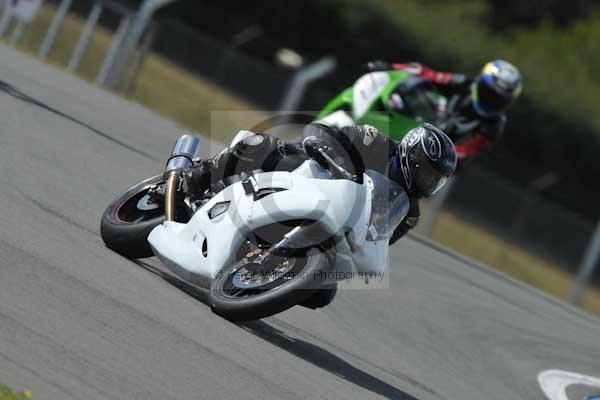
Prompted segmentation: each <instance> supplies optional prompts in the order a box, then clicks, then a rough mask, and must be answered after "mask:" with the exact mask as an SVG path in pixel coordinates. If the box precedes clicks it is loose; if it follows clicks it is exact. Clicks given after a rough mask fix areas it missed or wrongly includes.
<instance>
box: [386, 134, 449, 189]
mask: <svg viewBox="0 0 600 400" xmlns="http://www.w3.org/2000/svg"><path fill="white" fill-rule="evenodd" d="M455 169H456V150H455V149H454V144H452V141H451V140H450V138H449V137H448V136H447V135H446V134H445V133H444V132H442V130H441V129H438V128H436V127H435V126H433V125H431V124H427V123H425V124H422V125H421V126H419V127H417V128H414V129H412V130H410V131H409V132H408V133H407V134H406V135H405V136H404V138H403V139H402V141H401V142H400V144H399V145H398V149H397V150H396V154H395V155H394V157H393V158H392V163H391V164H390V178H391V179H393V180H394V181H396V182H399V183H400V184H402V186H403V187H404V188H405V189H406V190H407V191H408V192H409V193H416V194H417V196H419V197H429V196H431V195H432V194H434V193H435V192H437V191H438V190H439V189H440V188H441V187H442V186H444V184H445V183H446V181H447V180H448V178H450V177H451V176H452V174H453V173H454V170H455Z"/></svg>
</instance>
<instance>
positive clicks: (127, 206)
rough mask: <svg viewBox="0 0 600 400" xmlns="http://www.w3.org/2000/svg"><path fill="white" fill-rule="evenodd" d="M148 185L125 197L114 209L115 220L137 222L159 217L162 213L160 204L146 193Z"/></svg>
mask: <svg viewBox="0 0 600 400" xmlns="http://www.w3.org/2000/svg"><path fill="white" fill-rule="evenodd" d="M149 189H150V187H148V188H145V189H143V190H142V191H140V192H137V193H133V194H132V195H131V196H129V197H127V198H126V199H125V200H123V202H122V203H121V204H119V206H118V207H117V208H116V209H115V214H114V217H115V220H116V221H117V222H119V223H122V224H139V223H140V222H145V221H149V220H152V219H155V218H159V217H161V216H162V215H163V214H164V211H163V207H161V204H159V203H157V202H155V201H153V200H152V197H151V196H150V195H149V194H148V190H149Z"/></svg>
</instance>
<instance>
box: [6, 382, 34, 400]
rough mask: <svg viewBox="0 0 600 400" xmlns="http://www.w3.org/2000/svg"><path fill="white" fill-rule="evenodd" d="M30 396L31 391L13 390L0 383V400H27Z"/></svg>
mask: <svg viewBox="0 0 600 400" xmlns="http://www.w3.org/2000/svg"><path fill="white" fill-rule="evenodd" d="M30 398H31V391H29V390H24V391H23V392H21V393H17V392H14V391H13V390H12V389H11V388H9V387H8V386H5V385H2V384H0V400H27V399H30Z"/></svg>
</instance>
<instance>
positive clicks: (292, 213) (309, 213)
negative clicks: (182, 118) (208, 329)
mask: <svg viewBox="0 0 600 400" xmlns="http://www.w3.org/2000/svg"><path fill="white" fill-rule="evenodd" d="M248 134H250V133H249V132H246V131H242V132H240V133H238V135H237V136H236V138H234V140H233V142H232V145H233V144H235V143H236V142H237V141H239V140H241V139H242V138H243V137H247V135H248ZM199 143H200V140H199V138H198V137H196V136H191V135H184V136H181V137H180V138H179V139H178V140H177V142H176V144H175V147H174V149H173V152H172V155H171V157H170V159H169V162H168V164H167V168H166V171H165V173H164V174H161V175H157V176H155V177H152V178H149V179H146V180H144V181H142V182H140V183H138V184H137V185H135V186H133V187H132V188H130V189H129V190H128V191H127V192H125V193H124V194H123V195H121V196H119V197H118V198H117V199H116V200H115V201H114V202H113V203H112V204H111V205H110V206H109V207H108V208H107V210H106V211H105V213H104V215H103V217H102V224H101V233H102V238H103V240H104V242H105V243H106V245H107V246H108V247H109V248H111V249H113V250H115V251H116V252H118V253H120V254H122V255H124V256H125V257H128V258H143V257H150V256H153V255H156V256H157V257H158V258H159V259H160V260H161V261H162V262H163V263H164V264H165V266H166V267H167V268H168V270H169V271H170V272H172V273H173V274H175V275H176V276H177V277H179V278H180V279H182V280H184V281H186V282H188V283H190V284H192V285H195V286H197V287H200V288H205V289H206V290H208V291H209V292H208V302H209V304H210V306H211V308H212V309H213V311H215V312H216V313H218V314H220V315H222V316H224V317H225V318H228V319H231V320H237V321H239V320H254V319H259V318H263V317H267V316H270V315H273V314H276V313H279V312H282V311H284V310H286V309H288V308H290V307H293V306H294V305H297V304H302V305H305V306H307V307H310V308H318V307H320V306H323V305H326V304H328V302H330V301H331V300H332V298H330V299H329V300H328V301H325V302H323V300H322V299H321V300H318V298H319V293H322V291H321V289H323V288H329V289H331V288H332V287H335V282H336V281H338V280H341V279H344V280H347V278H348V276H353V277H364V278H368V277H373V276H382V274H383V273H384V271H385V269H386V266H387V259H388V248H389V238H390V236H391V234H392V232H393V230H394V228H395V227H396V226H397V225H398V223H399V222H400V221H401V220H402V219H403V218H404V216H405V215H406V213H407V211H408V196H407V195H406V194H405V192H404V191H403V189H402V188H401V187H400V186H399V185H398V184H397V183H395V182H393V181H391V180H389V179H388V178H387V177H385V176H384V175H381V174H379V173H377V172H375V171H372V170H367V171H366V172H365V173H364V174H363V176H353V175H351V174H350V173H349V172H348V171H347V170H345V169H344V168H343V167H342V166H341V165H339V164H338V163H336V162H335V161H334V160H333V159H331V157H329V156H328V155H327V154H326V153H321V154H323V156H324V157H325V159H326V160H327V161H328V165H329V167H328V168H327V169H325V168H323V167H322V166H321V165H319V163H317V162H316V161H314V160H312V159H310V158H309V157H306V160H305V161H303V162H302V163H301V164H300V165H299V167H298V168H296V169H295V170H293V171H291V172H284V171H275V172H262V171H254V172H252V173H248V174H241V175H239V176H234V177H230V178H228V179H226V180H225V182H221V183H222V190H220V191H219V192H218V193H210V194H205V195H203V196H200V197H198V196H197V195H194V194H192V193H190V192H189V191H188V190H187V189H186V183H185V182H186V181H185V179H184V174H185V173H186V172H188V171H189V168H190V167H191V166H192V165H193V160H194V159H195V157H196V156H197V153H198V149H199ZM334 293H335V292H334ZM321 297H323V296H321Z"/></svg>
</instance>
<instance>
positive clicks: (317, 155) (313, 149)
mask: <svg viewBox="0 0 600 400" xmlns="http://www.w3.org/2000/svg"><path fill="white" fill-rule="evenodd" d="M302 147H303V148H304V152H305V153H306V155H307V156H309V157H310V158H312V159H313V160H315V161H316V162H318V163H319V164H321V165H322V166H324V167H327V165H328V163H327V159H325V157H323V154H322V153H321V152H323V153H325V154H327V155H328V156H329V157H331V158H335V157H336V154H335V150H334V149H333V147H331V144H330V143H329V141H328V140H326V139H319V138H317V137H316V136H308V137H307V138H305V139H304V140H303V141H302Z"/></svg>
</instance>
